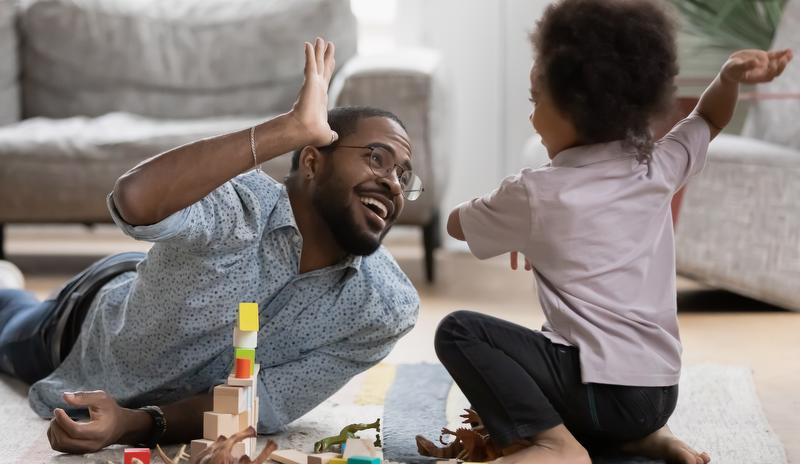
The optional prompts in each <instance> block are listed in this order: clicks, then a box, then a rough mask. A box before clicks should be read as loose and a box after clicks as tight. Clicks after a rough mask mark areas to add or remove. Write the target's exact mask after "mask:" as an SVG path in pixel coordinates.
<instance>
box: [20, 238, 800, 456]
mask: <svg viewBox="0 0 800 464" xmlns="http://www.w3.org/2000/svg"><path fill="white" fill-rule="evenodd" d="M7 239H8V240H7V241H8V243H7V247H6V248H7V252H8V254H9V257H10V259H11V260H12V261H14V262H15V263H17V265H19V266H20V267H21V268H22V270H23V272H24V273H25V274H26V278H27V279H28V288H29V289H31V290H32V291H34V292H36V293H37V294H39V295H40V296H42V297H44V296H45V295H47V293H49V292H50V291H52V290H54V289H56V288H58V286H59V285H60V284H61V283H63V282H64V280H65V279H66V278H68V277H69V276H71V275H72V274H74V273H75V272H78V271H80V270H81V269H82V268H84V267H85V266H87V265H88V264H89V263H91V262H92V261H93V260H95V259H96V258H98V257H100V256H104V255H106V254H110V253H115V252H119V251H130V250H146V249H147V248H148V246H149V245H148V244H146V243H141V242H134V241H132V240H130V239H128V238H126V237H123V236H122V235H121V234H119V233H118V232H117V231H116V230H115V229H114V228H112V227H99V228H95V229H91V230H90V229H86V228H83V227H57V228H55V227H27V226H26V227H21V226H17V227H10V228H9V231H8V234H7ZM387 246H388V247H389V249H390V250H391V251H392V253H393V254H394V255H395V256H396V257H397V259H398V261H399V263H400V265H401V266H402V267H403V269H404V270H405V271H406V273H407V274H408V275H409V277H410V278H411V280H412V281H413V282H414V284H415V285H416V286H417V288H418V290H419V292H420V295H421V298H422V306H421V314H420V319H419V322H418V324H417V326H416V328H415V329H414V330H413V331H412V332H411V333H410V334H409V335H408V336H406V337H405V338H404V339H403V340H401V341H400V343H398V345H397V347H396V348H395V350H394V351H393V352H392V353H391V354H390V355H389V358H388V359H387V361H391V362H416V361H434V360H435V359H436V358H435V354H434V352H433V346H432V340H433V333H434V331H435V329H436V324H437V323H438V322H439V320H440V319H441V318H442V317H444V316H445V315H446V314H447V313H449V312H451V311H453V310H456V309H474V310H479V311H482V312H485V313H487V314H492V315H494V316H497V317H502V318H505V319H509V320H512V321H514V322H517V323H520V324H524V325H527V326H530V327H539V326H540V325H541V323H542V321H543V315H542V312H541V309H540V308H539V305H538V303H537V302H536V297H535V293H534V290H533V283H532V280H531V276H530V275H529V274H527V273H525V272H522V271H517V272H512V271H511V270H509V269H508V266H507V260H506V259H501V258H497V259H494V260H489V261H483V262H481V261H478V260H476V259H474V258H472V257H471V256H470V255H469V254H467V253H464V252H460V251H448V250H445V251H440V252H439V254H438V256H437V269H438V276H437V281H436V284H435V285H428V284H426V283H425V282H424V279H423V268H422V266H423V265H422V258H421V245H420V243H419V240H418V233H417V231H416V230H407V229H398V230H396V231H393V232H392V233H391V234H390V236H389V237H388V239H387ZM678 306H679V318H680V328H681V336H682V340H683V345H684V352H683V356H684V363H686V364H699V363H728V364H737V365H745V366H749V367H750V368H751V369H752V370H753V375H754V378H755V381H756V387H757V389H758V393H759V397H760V398H761V402H762V405H763V407H764V410H765V412H766V415H767V418H768V419H769V422H770V425H771V426H772V428H773V430H774V431H775V432H777V433H778V435H779V436H780V437H781V440H782V441H783V443H784V446H785V447H786V453H787V457H788V459H789V462H790V463H797V464H800V361H798V360H800V336H798V334H800V313H795V312H789V311H784V310H782V309H780V308H775V307H772V306H769V305H766V304H763V303H760V302H757V301H753V300H750V299H748V298H744V297H739V296H737V295H734V294H732V293H728V292H724V291H719V290H714V289H708V288H705V287H703V286H701V285H698V284H696V283H694V282H691V281H689V280H686V279H679V282H678ZM731 407H735V405H731ZM699 420H702V419H701V418H699ZM687 438H688V439H689V441H691V437H687Z"/></svg>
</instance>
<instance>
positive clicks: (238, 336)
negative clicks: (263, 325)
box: [233, 325, 258, 348]
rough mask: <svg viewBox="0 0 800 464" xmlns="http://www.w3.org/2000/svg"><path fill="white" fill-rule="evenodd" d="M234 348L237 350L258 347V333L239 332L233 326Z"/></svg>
mask: <svg viewBox="0 0 800 464" xmlns="http://www.w3.org/2000/svg"><path fill="white" fill-rule="evenodd" d="M233 346H235V347H237V348H255V347H257V346H258V332H257V331H255V330H239V326H238V325H236V326H233Z"/></svg>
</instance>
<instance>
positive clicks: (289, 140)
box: [113, 114, 307, 225]
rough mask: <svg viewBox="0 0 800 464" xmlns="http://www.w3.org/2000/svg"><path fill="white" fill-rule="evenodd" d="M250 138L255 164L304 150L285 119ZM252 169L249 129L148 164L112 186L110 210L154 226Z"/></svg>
mask: <svg viewBox="0 0 800 464" xmlns="http://www.w3.org/2000/svg"><path fill="white" fill-rule="evenodd" d="M255 135H256V138H255V141H256V153H257V154H258V162H259V163H263V162H264V161H267V160H270V159H272V158H275V157H277V156H280V155H282V154H284V153H287V152H289V151H292V150H294V149H296V148H298V147H300V146H303V145H305V143H304V142H305V139H306V138H307V135H306V134H304V133H303V130H302V128H301V126H300V124H299V123H298V122H297V121H296V120H295V119H294V118H293V117H292V116H290V115H288V114H286V115H281V116H278V117H276V118H274V119H271V120H269V121H267V122H265V123H262V124H259V125H258V126H257V127H256V131H255ZM253 167H254V160H253V154H252V149H251V145H250V130H249V129H245V130H241V131H238V132H233V133H230V134H225V135H221V136H218V137H212V138H209V139H204V140H200V141H197V142H193V143H190V144H187V145H183V146H180V147H178V148H175V149H172V150H169V151H167V152H164V153H162V154H160V155H158V156H156V157H153V158H150V159H149V160H147V161H144V162H142V163H140V164H139V165H138V166H136V167H134V168H133V169H131V170H130V171H128V172H127V173H125V174H124V175H123V176H122V177H120V178H119V179H118V180H117V182H116V184H115V185H114V192H113V199H114V204H115V206H116V208H117V211H118V212H119V214H120V215H121V216H122V218H123V219H125V221H127V222H128V223H130V224H133V225H146V224H153V223H156V222H158V221H160V220H162V219H164V218H166V217H167V216H169V215H170V214H173V213H175V212H177V211H179V210H181V209H183V208H185V207H187V206H189V205H191V204H193V203H195V202H197V201H199V200H200V199H202V198H203V197H205V196H206V195H208V194H209V193H211V191H213V190H214V189H216V188H217V187H219V186H220V185H222V184H224V183H225V182H227V181H229V180H230V179H232V178H233V177H235V176H237V175H239V174H241V173H242V172H245V171H247V170H248V169H252V168H253Z"/></svg>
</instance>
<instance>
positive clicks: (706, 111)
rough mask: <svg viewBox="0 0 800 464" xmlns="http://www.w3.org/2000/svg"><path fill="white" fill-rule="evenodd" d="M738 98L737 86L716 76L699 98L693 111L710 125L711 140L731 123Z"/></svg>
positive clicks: (720, 76) (719, 75)
mask: <svg viewBox="0 0 800 464" xmlns="http://www.w3.org/2000/svg"><path fill="white" fill-rule="evenodd" d="M738 98H739V84H738V83H737V82H734V81H731V80H728V79H725V78H724V77H722V74H718V75H717V77H716V78H715V79H714V82H712V83H711V85H709V86H708V88H707V89H706V90H705V92H703V96H702V97H700V101H699V102H698V103H697V108H696V109H695V111H696V112H697V113H699V114H700V116H702V117H703V118H704V119H705V120H706V121H707V122H708V123H709V124H710V125H711V138H712V139H713V138H714V137H716V136H717V135H718V134H719V133H720V131H722V129H723V128H725V126H727V125H728V123H729V122H731V118H732V117H733V112H734V110H735V109H736V101H737V100H738Z"/></svg>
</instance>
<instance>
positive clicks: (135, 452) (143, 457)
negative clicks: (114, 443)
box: [123, 448, 150, 464]
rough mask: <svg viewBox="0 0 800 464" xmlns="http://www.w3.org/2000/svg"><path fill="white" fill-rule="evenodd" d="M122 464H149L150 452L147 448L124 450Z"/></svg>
mask: <svg viewBox="0 0 800 464" xmlns="http://www.w3.org/2000/svg"><path fill="white" fill-rule="evenodd" d="M123 456H124V457H123V459H124V464H150V450H149V449H147V448H125V451H123Z"/></svg>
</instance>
